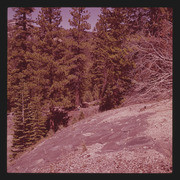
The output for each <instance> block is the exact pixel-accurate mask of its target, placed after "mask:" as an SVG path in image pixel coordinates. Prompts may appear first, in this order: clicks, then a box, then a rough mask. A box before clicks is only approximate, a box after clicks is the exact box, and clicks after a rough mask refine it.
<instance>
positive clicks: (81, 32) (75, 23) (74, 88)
mask: <svg viewBox="0 0 180 180" xmlns="http://www.w3.org/2000/svg"><path fill="white" fill-rule="evenodd" d="M70 14H71V15H72V20H69V23H70V25H71V26H72V27H73V28H72V29H70V36H71V39H70V40H69V41H68V44H67V46H68V47H69V48H68V50H69V53H68V55H67V56H66V57H65V59H66V61H67V62H66V63H68V65H69V69H68V76H67V81H68V83H67V88H68V91H69V93H70V96H69V97H70V98H71V99H70V101H71V103H72V105H73V106H79V105H81V103H82V97H83V93H84V88H85V87H84V85H85V84H84V82H85V72H86V68H85V63H86V61H87V56H86V55H85V49H86V47H87V42H86V41H85V38H86V36H87V30H89V29H90V24H88V23H87V19H88V18H89V16H90V15H89V13H88V11H87V10H85V8H82V7H81V8H72V11H71V12H70Z"/></svg>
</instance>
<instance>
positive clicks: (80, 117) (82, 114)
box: [78, 112, 85, 121]
mask: <svg viewBox="0 0 180 180" xmlns="http://www.w3.org/2000/svg"><path fill="white" fill-rule="evenodd" d="M84 117H85V116H84V113H83V112H80V114H79V118H78V119H79V121H80V120H82V119H84Z"/></svg>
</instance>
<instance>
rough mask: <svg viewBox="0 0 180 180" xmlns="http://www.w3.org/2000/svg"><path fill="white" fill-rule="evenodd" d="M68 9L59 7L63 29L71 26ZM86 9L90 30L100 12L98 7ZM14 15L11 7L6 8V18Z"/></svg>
mask: <svg viewBox="0 0 180 180" xmlns="http://www.w3.org/2000/svg"><path fill="white" fill-rule="evenodd" d="M39 10H40V8H35V11H34V12H33V13H32V19H34V20H35V19H36V18H37V16H38V12H39ZM69 10H71V8H70V7H69V8H68V7H62V8H61V15H62V22H61V26H62V27H63V28H65V29H69V28H71V26H70V25H69V22H68V20H69V19H70V18H71V15H70V13H69ZM86 10H88V11H89V12H90V18H89V19H88V20H87V21H88V23H90V24H91V30H90V31H92V30H93V29H94V27H95V24H96V22H97V19H98V18H99V17H98V15H99V14H100V8H95V7H92V8H86ZM13 16H14V11H13V10H12V8H8V20H10V19H13Z"/></svg>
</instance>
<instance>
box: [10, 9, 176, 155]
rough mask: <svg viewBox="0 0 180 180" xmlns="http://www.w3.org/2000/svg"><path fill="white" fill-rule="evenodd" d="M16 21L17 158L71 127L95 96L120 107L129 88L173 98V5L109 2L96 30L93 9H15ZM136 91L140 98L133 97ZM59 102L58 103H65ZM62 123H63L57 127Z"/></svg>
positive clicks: (13, 102) (106, 105) (13, 101)
mask: <svg viewBox="0 0 180 180" xmlns="http://www.w3.org/2000/svg"><path fill="white" fill-rule="evenodd" d="M13 10H14V12H15V15H14V18H13V22H14V24H12V23H11V24H10V23H8V48H7V51H8V53H7V55H8V57H7V69H8V71H7V73H8V79H7V110H8V112H13V113H14V119H13V121H14V126H13V141H12V147H11V151H12V157H16V155H17V154H18V153H20V152H23V151H25V150H26V149H27V148H28V147H30V146H32V145H33V144H35V143H37V142H38V141H39V140H40V139H41V138H42V137H45V136H46V135H47V133H48V131H49V130H50V128H51V127H52V124H53V125H54V127H56V128H55V129H54V131H56V130H57V125H60V124H61V125H63V126H68V120H69V116H68V112H69V111H71V110H74V109H77V108H79V107H83V106H84V105H85V104H87V103H90V102H95V103H96V104H98V105H99V111H106V110H110V109H113V108H118V107H120V106H121V105H122V103H124V102H125V101H126V100H127V99H126V97H127V96H128V95H129V94H132V95H133V97H135V96H136V97H138V98H141V99H143V100H147V101H148V100H152V99H153V98H165V97H167V96H172V63H173V60H172V56H173V55H172V51H173V50H172V47H173V45H172V29H173V28H172V27H173V16H172V8H167V7H163V8H161V7H149V8H145V7H141V8H140V7H134V8H133V7H132V8H130V7H128V8H127V7H121V8H117V7H116V8H101V13H100V14H99V17H98V20H97V23H96V26H95V28H94V29H93V31H89V30H90V29H91V24H89V23H88V22H87V20H88V19H89V17H90V13H89V12H88V10H87V9H86V8H85V7H73V8H71V10H70V15H71V19H69V24H70V26H71V28H70V29H64V28H63V27H62V26H61V22H62V19H63V16H62V15H61V8H60V7H43V8H41V10H40V11H39V14H38V17H37V19H36V20H33V19H32V13H33V11H34V8H33V7H17V8H13ZM128 97H132V96H128ZM57 108H58V109H57ZM55 124H57V125H56V126H55Z"/></svg>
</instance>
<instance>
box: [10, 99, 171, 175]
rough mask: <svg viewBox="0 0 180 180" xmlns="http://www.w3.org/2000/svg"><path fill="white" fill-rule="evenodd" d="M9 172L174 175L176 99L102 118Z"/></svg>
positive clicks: (59, 137) (60, 136)
mask: <svg viewBox="0 0 180 180" xmlns="http://www.w3.org/2000/svg"><path fill="white" fill-rule="evenodd" d="M7 171H8V172H9V173H18V172H19V173H171V172H172V100H171V99H168V100H163V101H159V102H154V103H141V104H134V105H130V106H127V107H122V108H119V109H115V110H110V111H106V112H103V113H98V114H96V115H94V116H92V117H89V118H86V119H83V120H81V121H79V122H77V123H75V124H73V125H70V126H68V127H67V128H63V129H62V130H60V131H58V132H56V134H55V135H54V136H52V137H51V138H49V139H46V140H44V141H43V142H41V143H39V144H38V145H37V146H36V147H34V149H33V150H32V151H30V152H26V153H24V154H23V155H22V156H21V157H20V158H19V159H17V160H16V161H15V162H13V164H11V165H8V167H7Z"/></svg>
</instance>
